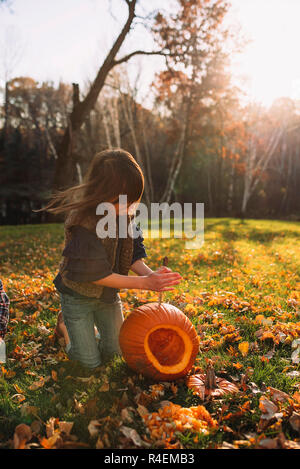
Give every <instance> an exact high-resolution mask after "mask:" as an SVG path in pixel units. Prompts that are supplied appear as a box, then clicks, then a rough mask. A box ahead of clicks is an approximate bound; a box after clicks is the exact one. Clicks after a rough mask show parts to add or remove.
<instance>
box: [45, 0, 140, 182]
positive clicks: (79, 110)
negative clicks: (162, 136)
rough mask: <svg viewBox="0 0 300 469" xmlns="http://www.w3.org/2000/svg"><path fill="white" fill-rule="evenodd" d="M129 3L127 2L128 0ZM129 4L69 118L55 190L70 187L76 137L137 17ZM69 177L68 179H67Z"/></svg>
mask: <svg viewBox="0 0 300 469" xmlns="http://www.w3.org/2000/svg"><path fill="white" fill-rule="evenodd" d="M126 1H127V0H126ZM127 4H128V18H127V21H126V23H125V26H124V27H123V29H122V31H121V33H120V34H119V36H118V37H117V39H116V41H115V43H114V45H113V46H112V48H111V50H110V51H109V53H108V55H107V57H106V59H105V60H104V62H103V64H102V66H101V67H100V69H99V71H98V74H97V76H96V78H95V80H94V82H93V83H92V85H91V88H90V90H89V92H88V94H87V95H86V97H85V98H84V100H83V101H79V99H78V101H77V103H76V105H75V106H74V107H73V110H72V112H71V114H70V116H69V122H68V126H67V129H66V130H65V133H64V135H63V138H62V142H61V145H60V148H59V150H58V152H57V155H58V158H57V160H56V168H55V174H54V181H53V189H54V190H56V191H57V190H61V189H65V188H66V187H67V186H68V185H69V179H68V176H69V174H70V173H71V174H72V173H73V169H74V168H73V166H74V165H73V161H72V150H73V144H74V141H73V140H74V135H75V134H76V132H78V130H79V129H80V127H81V125H82V124H83V122H84V119H85V117H86V116H87V115H88V114H89V113H90V111H91V110H92V109H93V107H94V106H95V104H96V101H97V99H98V96H99V93H100V91H101V90H102V88H103V86H104V83H105V80H106V77H107V75H108V73H109V72H110V70H111V69H112V68H113V67H114V66H115V65H116V63H115V61H114V59H115V57H116V55H117V53H118V52H119V50H120V48H121V46H122V44H123V42H124V40H125V37H126V36H127V34H128V32H129V30H130V27H131V24H132V21H133V19H134V17H135V5H136V0H131V1H129V0H128V1H127ZM66 176H67V177H66Z"/></svg>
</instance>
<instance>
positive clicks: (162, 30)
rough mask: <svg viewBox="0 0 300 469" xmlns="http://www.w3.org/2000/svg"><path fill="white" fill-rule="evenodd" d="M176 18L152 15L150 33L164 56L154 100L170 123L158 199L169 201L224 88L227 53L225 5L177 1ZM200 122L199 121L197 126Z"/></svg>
mask: <svg viewBox="0 0 300 469" xmlns="http://www.w3.org/2000/svg"><path fill="white" fill-rule="evenodd" d="M177 3H178V6H179V8H178V11H177V12H176V13H175V14H169V15H168V16H164V15H162V14H161V13H159V14H158V15H157V16H156V23H155V25H154V28H153V30H154V34H155V36H156V37H157V38H158V42H159V43H160V45H161V46H163V47H164V50H168V51H169V52H170V54H169V56H167V59H166V62H167V69H166V70H164V71H162V72H161V73H159V74H158V75H157V78H156V81H155V87H156V89H157V100H158V101H159V102H160V103H161V104H162V105H163V106H164V107H165V109H166V111H167V115H168V118H169V123H170V130H169V133H170V142H171V141H173V152H172V157H171V158H170V160H169V171H168V178H167V182H166V185H165V188H164V191H163V193H162V195H161V200H164V201H167V202H168V201H169V200H170V198H171V195H172V192H173V191H174V187H175V183H176V180H177V178H178V176H179V174H180V171H181V168H182V164H183V162H184V161H186V158H187V155H188V154H189V153H193V152H195V146H194V145H193V142H195V141H196V140H197V138H198V137H199V130H200V129H202V128H203V120H204V119H205V116H206V114H207V113H208V112H211V110H212V109H213V108H215V107H216V102H217V101H218V100H219V99H220V97H221V96H222V94H223V95H224V90H225V89H226V87H227V84H228V83H227V82H228V76H227V75H226V72H225V71H224V63H225V62H226V58H227V53H226V51H225V50H224V48H223V45H224V44H225V43H226V40H227V38H228V37H229V32H228V30H227V29H226V28H225V27H224V18H225V16H226V14H227V11H228V8H229V5H228V3H227V2H226V1H223V0H215V1H209V2H207V1H203V0H191V1H183V0H178V2H177ZM201 121H202V122H201Z"/></svg>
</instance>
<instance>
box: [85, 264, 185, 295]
mask: <svg viewBox="0 0 300 469" xmlns="http://www.w3.org/2000/svg"><path fill="white" fill-rule="evenodd" d="M150 270H151V269H150ZM167 270H168V272H165V271H162V270H161V269H159V270H158V271H156V272H152V271H151V273H149V274H148V275H141V276H138V277H136V276H130V275H120V274H111V275H108V276H107V277H104V278H102V279H101V280H96V281H94V282H93V283H94V284H96V285H103V286H105V287H111V288H118V289H122V288H126V289H127V288H128V289H138V290H153V291H167V290H173V288H172V285H178V283H180V281H181V278H182V277H181V275H180V274H179V273H178V272H169V270H170V269H167Z"/></svg>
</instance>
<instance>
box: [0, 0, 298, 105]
mask: <svg viewBox="0 0 300 469" xmlns="http://www.w3.org/2000/svg"><path fill="white" fill-rule="evenodd" d="M172 1H174V0H164V2H162V0H151V5H150V2H149V1H147V0H140V9H139V13H140V14H147V13H149V12H150V11H152V10H153V9H155V8H161V5H163V7H164V8H168V6H169V5H171V4H172ZM10 3H11V7H10V8H7V7H1V9H0V81H2V83H3V80H4V77H5V71H6V72H7V73H9V74H11V75H12V76H21V75H22V76H31V77H32V78H34V79H36V80H37V81H40V82H41V81H53V82H54V83H58V82H59V81H60V80H62V81H64V82H69V83H72V82H77V83H79V84H80V86H81V88H82V89H84V87H85V86H86V85H87V83H88V81H89V80H92V79H93V78H94V77H95V74H96V71H97V67H98V66H99V64H101V63H102V61H103V59H104V57H105V55H106V53H107V51H108V50H109V48H110V46H111V45H112V43H113V41H114V39H115V38H116V37H117V35H118V33H119V31H120V30H121V28H122V25H123V24H124V22H125V20H126V15H127V5H126V3H125V1H124V0H10ZM231 3H232V9H231V12H230V16H229V21H230V22H231V21H232V23H233V24H236V23H237V24H240V27H241V34H243V36H246V37H247V38H248V39H249V40H250V41H251V42H250V43H249V44H248V45H247V46H246V48H245V49H244V51H243V53H242V54H240V55H239V56H238V57H236V58H235V59H234V60H233V65H232V71H233V74H234V79H235V80H236V83H237V84H239V85H240V86H241V87H242V89H243V90H244V92H245V93H246V97H247V99H249V100H256V101H260V102H262V104H264V105H270V104H271V103H272V101H273V100H274V99H275V98H277V97H281V96H289V97H292V98H295V99H300V61H299V59H298V57H297V49H298V44H300V28H299V25H298V23H299V18H300V0H231ZM141 45H143V48H144V49H146V50H151V49H153V42H152V38H151V35H150V33H148V32H147V31H146V30H145V28H144V27H143V26H142V25H139V26H137V27H136V29H135V30H134V31H132V33H131V34H130V36H128V37H127V39H126V42H125V44H124V46H123V48H122V51H121V52H122V53H121V55H123V53H128V52H130V51H132V50H135V49H136V48H137V47H138V48H140V46H141ZM163 60H164V59H163V58H161V57H149V56H147V57H141V56H139V57H135V58H133V59H131V60H130V62H128V70H129V74H130V76H131V77H132V79H134V78H135V77H136V75H137V69H139V71H140V74H141V75H140V79H139V84H140V85H139V98H140V99H143V98H144V97H145V96H146V95H147V89H148V86H149V84H150V83H151V82H152V80H153V77H154V73H155V71H157V70H159V69H160V68H162V67H163V64H164V62H163Z"/></svg>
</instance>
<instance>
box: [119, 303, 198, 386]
mask: <svg viewBox="0 0 300 469" xmlns="http://www.w3.org/2000/svg"><path fill="white" fill-rule="evenodd" d="M119 342H120V347H121V350H122V354H123V357H124V359H125V361H126V362H127V364H128V366H129V367H130V368H132V369H133V370H134V371H136V372H138V373H142V374H143V375H145V376H148V377H150V378H152V379H154V380H155V381H171V380H175V379H177V378H180V377H183V376H185V375H186V374H187V373H188V372H189V371H190V369H191V368H192V366H193V364H194V361H195V358H196V356H197V353H198V350H199V339H198V336H197V333H196V330H195V328H194V326H193V324H192V323H191V321H190V320H189V319H188V318H187V317H186V316H185V314H183V312H182V311H180V309H178V308H176V306H173V305H171V304H169V303H147V304H145V305H142V306H140V307H139V308H137V309H135V310H134V311H133V312H132V313H131V314H130V315H129V316H128V317H127V318H126V319H125V321H124V322H123V324H122V327H121V330H120V336H119Z"/></svg>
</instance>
